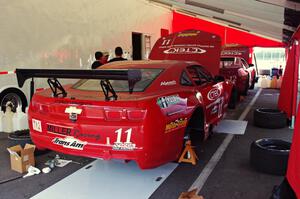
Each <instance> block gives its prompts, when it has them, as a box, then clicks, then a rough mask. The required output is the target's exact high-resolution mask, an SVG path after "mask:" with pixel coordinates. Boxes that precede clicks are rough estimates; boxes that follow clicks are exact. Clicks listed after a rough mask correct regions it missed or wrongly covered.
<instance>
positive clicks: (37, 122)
mask: <svg viewBox="0 0 300 199" xmlns="http://www.w3.org/2000/svg"><path fill="white" fill-rule="evenodd" d="M32 128H33V130H35V131H38V132H42V122H41V121H40V120H37V119H32Z"/></svg>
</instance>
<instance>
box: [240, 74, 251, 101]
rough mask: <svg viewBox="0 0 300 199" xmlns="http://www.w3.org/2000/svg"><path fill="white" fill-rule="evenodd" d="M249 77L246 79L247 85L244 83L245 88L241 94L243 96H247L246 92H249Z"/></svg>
mask: <svg viewBox="0 0 300 199" xmlns="http://www.w3.org/2000/svg"><path fill="white" fill-rule="evenodd" d="M249 80H250V78H249V75H248V79H247V81H246V82H247V83H246V86H245V89H244V90H243V92H242V93H241V94H242V95H243V96H247V95H248V90H249Z"/></svg>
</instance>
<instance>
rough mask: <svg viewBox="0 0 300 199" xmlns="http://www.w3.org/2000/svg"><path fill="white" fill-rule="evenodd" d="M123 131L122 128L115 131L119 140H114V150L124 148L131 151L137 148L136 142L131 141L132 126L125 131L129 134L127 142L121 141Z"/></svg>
mask: <svg viewBox="0 0 300 199" xmlns="http://www.w3.org/2000/svg"><path fill="white" fill-rule="evenodd" d="M122 132H123V129H122V128H120V129H118V130H116V131H115V133H116V134H117V140H116V141H115V142H114V145H113V147H112V149H113V150H124V151H131V150H134V149H136V144H134V143H132V142H131V141H130V139H131V133H132V128H130V129H128V130H126V131H125V134H127V136H126V141H125V142H122V141H121V138H122Z"/></svg>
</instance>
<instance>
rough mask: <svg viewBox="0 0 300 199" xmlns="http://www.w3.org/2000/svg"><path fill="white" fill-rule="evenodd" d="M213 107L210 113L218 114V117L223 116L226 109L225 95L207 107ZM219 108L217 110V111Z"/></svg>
mask: <svg viewBox="0 0 300 199" xmlns="http://www.w3.org/2000/svg"><path fill="white" fill-rule="evenodd" d="M210 108H212V109H211V111H210V114H211V115H214V114H218V118H221V117H222V115H223V110H224V97H220V98H218V99H217V100H215V101H214V102H212V103H211V104H209V105H207V106H206V109H210ZM216 110H217V111H216Z"/></svg>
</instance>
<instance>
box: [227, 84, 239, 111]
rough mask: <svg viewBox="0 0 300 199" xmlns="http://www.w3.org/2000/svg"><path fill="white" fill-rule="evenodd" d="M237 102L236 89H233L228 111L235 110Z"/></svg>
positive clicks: (237, 94)
mask: <svg viewBox="0 0 300 199" xmlns="http://www.w3.org/2000/svg"><path fill="white" fill-rule="evenodd" d="M238 101H239V93H238V91H237V89H236V88H233V89H232V91H231V96H230V99H229V104H228V108H229V109H235V107H236V104H237V103H238Z"/></svg>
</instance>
